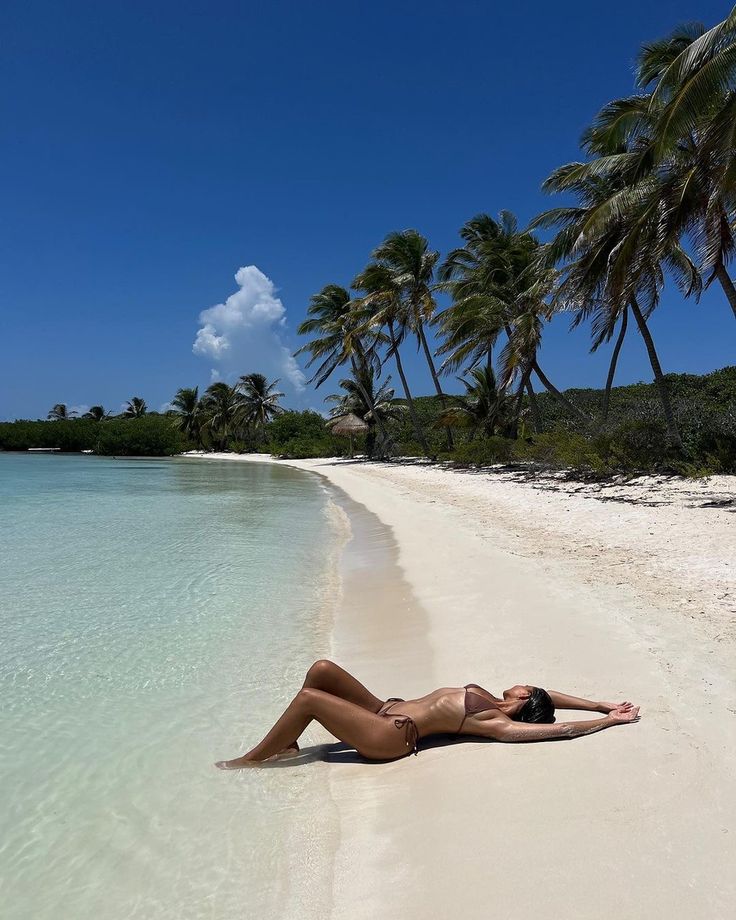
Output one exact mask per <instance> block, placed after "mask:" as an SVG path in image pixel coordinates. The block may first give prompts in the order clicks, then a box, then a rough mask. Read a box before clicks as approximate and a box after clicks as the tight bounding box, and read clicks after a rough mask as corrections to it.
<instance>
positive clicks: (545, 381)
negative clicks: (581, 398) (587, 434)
mask: <svg viewBox="0 0 736 920" xmlns="http://www.w3.org/2000/svg"><path fill="white" fill-rule="evenodd" d="M531 369H532V370H533V371H534V373H535V374H536V375H537V377H539V380H540V382H541V384H542V386H543V387H544V388H545V390H547V392H548V393H550V394H551V395H552V396H554V398H555V399H556V400H557V402H559V403H560V405H562V406H564V407H565V408H566V409H567V410H568V412H571V413H572V414H573V415H574V416H575V418H576V419H577V420H578V421H579V422H582V424H584V425H587V424H588V423H589V422H590V418H589V417H588V416H587V415H586V414H585V413H584V412H581V411H580V409H578V407H577V406H576V405H574V404H573V403H571V402H570V400H569V399H568V398H567V396H564V395H563V394H562V393H560V391H559V390H558V389H557V387H556V386H555V385H554V384H553V383H552V381H551V380H550V379H549V378H548V377H547V375H546V374H545V373H544V371H543V370H542V368H541V367H540V366H539V363H538V362H537V359H536V358H535V359H534V361H533V362H532V366H531Z"/></svg>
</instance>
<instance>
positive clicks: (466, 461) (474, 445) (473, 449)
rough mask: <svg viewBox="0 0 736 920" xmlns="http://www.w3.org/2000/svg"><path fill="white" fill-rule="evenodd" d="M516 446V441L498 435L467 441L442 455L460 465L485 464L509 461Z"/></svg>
mask: <svg viewBox="0 0 736 920" xmlns="http://www.w3.org/2000/svg"><path fill="white" fill-rule="evenodd" d="M514 448H515V442H514V441H510V440H509V439H508V438H502V437H499V436H496V437H493V438H483V439H481V440H477V441H467V442H466V443H465V444H459V445H458V446H457V447H456V448H455V450H453V451H450V452H444V453H442V454H441V455H440V456H441V457H442V458H443V459H447V460H452V461H453V462H454V463H457V464H459V465H469V466H484V465H486V464H493V463H507V462H508V461H509V460H511V459H512V457H513V455H514Z"/></svg>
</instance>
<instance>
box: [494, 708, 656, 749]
mask: <svg viewBox="0 0 736 920" xmlns="http://www.w3.org/2000/svg"><path fill="white" fill-rule="evenodd" d="M638 721H639V707H638V706H634V707H632V708H631V709H630V710H629V711H628V712H622V711H621V710H619V709H614V710H613V711H612V712H610V713H609V714H608V715H607V716H604V717H603V718H602V719H587V720H586V721H584V722H556V723H554V724H553V725H539V724H536V725H535V724H528V723H526V722H513V721H512V720H511V719H507V718H498V717H496V718H493V719H489V720H488V721H487V722H486V723H485V724H484V729H485V730H484V732H483V734H484V736H485V737H487V738H493V739H494V740H496V741H506V742H511V743H513V742H519V741H551V740H552V739H555V738H558V739H562V738H580V737H582V736H583V735H592V734H593V733H594V732H599V731H602V730H603V729H604V728H610V727H611V726H612V725H625V724H626V723H628V722H638Z"/></svg>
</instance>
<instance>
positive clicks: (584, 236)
mask: <svg viewBox="0 0 736 920" xmlns="http://www.w3.org/2000/svg"><path fill="white" fill-rule="evenodd" d="M649 105H650V104H649V101H648V100H647V99H646V97H641V96H638V97H632V98H630V99H621V100H616V101H615V102H612V103H609V105H607V106H605V107H604V109H603V110H602V111H601V112H600V113H599V114H598V116H597V117H596V119H595V121H594V123H593V125H592V127H591V128H590V129H589V130H588V131H587V132H586V133H585V134H584V136H583V144H584V147H585V148H586V150H587V152H588V153H589V154H591V155H592V157H593V159H591V160H589V161H588V162H585V163H571V164H568V165H567V166H563V167H561V168H560V169H558V170H556V171H555V172H554V173H553V174H552V176H550V178H549V179H548V180H547V181H546V183H545V188H546V189H547V190H549V191H563V192H573V193H575V194H576V195H577V196H578V199H579V203H578V206H577V207H571V208H556V209H553V210H552V211H548V212H545V214H542V215H540V217H539V218H537V219H536V221H535V222H534V225H535V226H546V227H551V226H556V227H557V228H558V230H559V232H558V234H557V236H556V237H555V239H554V240H553V242H552V243H551V244H550V245H549V246H548V247H547V251H548V255H549V257H550V258H551V260H552V261H559V260H562V261H566V264H565V266H564V268H563V271H562V278H561V281H560V284H559V289H558V299H560V300H562V301H563V302H566V303H567V304H568V306H570V307H572V308H573V309H576V317H575V320H574V321H573V325H576V324H578V323H579V322H582V320H583V319H587V318H589V317H591V318H592V320H593V326H592V328H593V349H595V348H597V347H598V346H599V345H600V344H601V342H603V341H608V340H609V339H610V338H611V336H612V335H613V331H614V329H615V326H616V323H617V321H618V319H619V318H620V317H622V316H623V313H624V311H625V310H626V309H627V308H629V309H630V310H631V313H632V315H633V316H634V319H635V321H636V325H637V327H638V330H639V332H640V334H641V336H642V339H643V340H644V344H645V347H646V349H647V354H648V356H649V361H650V364H651V366H652V372H653V374H654V379H655V382H656V384H657V389H658V391H659V396H660V402H661V403H662V410H663V413H664V417H665V421H666V423H667V430H668V437H669V440H670V442H671V443H672V444H673V446H675V447H677V448H681V446H682V442H681V439H680V435H679V431H678V428H677V424H676V421H675V417H674V412H673V410H672V406H671V402H670V398H669V392H668V388H667V383H666V381H665V379H664V374H663V372H662V368H661V365H660V362H659V357H658V355H657V351H656V348H655V345H654V340H653V338H652V335H651V332H650V330H649V326H648V319H649V317H650V316H651V313H652V312H653V311H654V309H655V308H656V307H657V305H658V304H659V300H660V295H661V290H662V288H663V285H664V281H665V269H666V270H668V271H669V272H670V273H672V274H673V276H674V277H675V280H676V282H677V284H678V286H679V287H680V289H681V290H682V292H683V293H684V294H685V296H690V295H692V294H695V295H696V296H697V295H698V294H699V291H700V287H701V280H700V274H699V272H698V270H697V268H696V266H695V265H694V264H693V262H692V260H691V259H690V258H689V256H688V255H687V253H686V252H685V250H684V249H683V247H682V245H681V242H680V235H681V232H682V227H681V223H680V222H678V220H677V219H673V216H672V213H673V212H672V201H673V189H675V188H677V186H678V185H679V184H680V182H681V178H680V175H679V174H678V172H677V169H676V168H675V169H672V168H669V167H667V166H663V167H661V168H660V167H659V166H658V165H657V162H656V158H655V150H656V146H657V139H656V136H655V135H654V132H653V129H652V124H653V120H652V118H651V117H650V114H649ZM675 197H677V196H675ZM680 197H681V196H680ZM617 357H618V352H617V351H615V350H614V358H617ZM609 381H610V382H612V373H611V371H610V370H609ZM607 389H608V391H609V392H610V387H607ZM607 402H608V397H607V395H606V397H605V405H604V408H605V409H606V411H607Z"/></svg>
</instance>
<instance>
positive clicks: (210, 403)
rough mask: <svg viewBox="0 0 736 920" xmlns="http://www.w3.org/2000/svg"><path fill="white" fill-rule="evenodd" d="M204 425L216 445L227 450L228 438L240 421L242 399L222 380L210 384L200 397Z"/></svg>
mask: <svg viewBox="0 0 736 920" xmlns="http://www.w3.org/2000/svg"><path fill="white" fill-rule="evenodd" d="M201 408H202V413H203V416H204V425H205V426H206V427H207V430H208V431H209V432H210V433H211V435H212V438H213V440H215V441H216V442H217V443H218V446H219V448H220V450H227V447H228V443H229V441H230V438H231V437H232V435H233V434H235V432H236V431H237V429H238V426H239V425H240V422H241V420H242V397H241V395H240V393H239V392H238V391H237V389H236V388H235V387H231V386H230V385H229V384H227V383H225V382H224V381H223V380H217V381H216V382H215V383H212V384H210V386H208V387H207V389H206V390H205V393H204V396H203V397H202V404H201Z"/></svg>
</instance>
